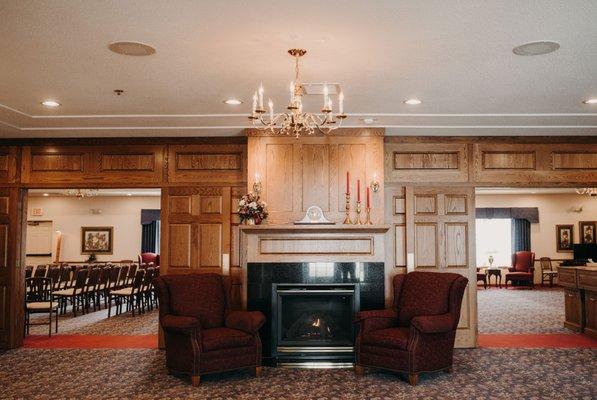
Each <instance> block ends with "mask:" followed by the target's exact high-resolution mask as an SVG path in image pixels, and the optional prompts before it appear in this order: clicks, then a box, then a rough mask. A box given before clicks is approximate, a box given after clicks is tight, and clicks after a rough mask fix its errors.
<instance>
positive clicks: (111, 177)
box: [21, 145, 165, 187]
mask: <svg viewBox="0 0 597 400" xmlns="http://www.w3.org/2000/svg"><path fill="white" fill-rule="evenodd" d="M164 151H165V150H164V147H163V146H152V145H137V146H134V147H130V148H126V147H123V146H24V147H23V149H22V160H21V181H22V182H23V183H32V184H42V185H43V184H71V185H75V186H78V187H81V186H93V185H94V184H95V185H98V184H100V185H101V184H105V185H110V186H114V187H122V186H127V185H129V186H130V185H134V184H144V185H160V184H161V183H162V180H163V166H164Z"/></svg>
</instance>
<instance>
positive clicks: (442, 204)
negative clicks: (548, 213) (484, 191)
mask: <svg viewBox="0 0 597 400" xmlns="http://www.w3.org/2000/svg"><path fill="white" fill-rule="evenodd" d="M406 197H407V201H406V204H407V208H406V229H407V235H408V234H411V235H412V236H407V249H408V250H407V252H410V251H414V253H415V269H423V270H425V269H433V270H435V271H438V272H455V273H459V274H461V275H463V276H465V277H467V278H468V280H469V285H468V286H467V290H466V292H465V298H464V299H463V302H462V311H461V319H460V321H459V328H458V331H457V335H456V346H457V347H474V346H476V341H477V331H476V329H477V328H476V327H477V314H476V313H477V303H476V296H477V294H476V265H475V247H474V242H475V236H474V235H475V229H474V228H475V212H474V210H475V200H474V188H473V187H459V186H433V185H427V186H415V187H409V186H407V187H406ZM421 198H422V199H424V200H425V201H426V202H424V203H423V204H424V205H425V207H422V206H421V204H419V205H417V200H418V199H421ZM429 198H432V199H435V201H433V202H432V203H430V202H428V201H427V199H429ZM428 204H434V205H435V208H434V212H425V211H428V210H429V207H427V205H428ZM421 207H422V211H423V212H418V211H421ZM411 232H412V233H411ZM409 237H412V239H413V241H414V245H413V244H411V243H409V242H408V238H409ZM411 249H412V250H411ZM394 250H396V247H395V248H394Z"/></svg>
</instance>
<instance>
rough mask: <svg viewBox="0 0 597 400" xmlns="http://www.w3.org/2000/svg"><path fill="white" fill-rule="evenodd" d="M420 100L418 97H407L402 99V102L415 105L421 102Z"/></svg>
mask: <svg viewBox="0 0 597 400" xmlns="http://www.w3.org/2000/svg"><path fill="white" fill-rule="evenodd" d="M421 103H422V101H421V100H419V99H408V100H404V104H408V105H409V106H416V105H419V104H421Z"/></svg>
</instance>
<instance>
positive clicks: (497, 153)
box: [472, 143, 597, 186]
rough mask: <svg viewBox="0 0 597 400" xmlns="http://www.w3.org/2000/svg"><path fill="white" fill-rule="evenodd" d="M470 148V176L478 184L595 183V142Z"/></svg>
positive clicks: (485, 144) (486, 145)
mask: <svg viewBox="0 0 597 400" xmlns="http://www.w3.org/2000/svg"><path fill="white" fill-rule="evenodd" d="M472 147H473V158H474V168H473V179H474V182H475V183H479V184H494V185H495V184H497V185H507V184H514V185H526V184H537V185H540V186H547V185H550V184H552V185H553V184H555V185H561V184H578V183H588V184H595V183H597V174H596V173H595V170H597V145H596V144H566V143H539V144H493V143H476V144H473V145H472Z"/></svg>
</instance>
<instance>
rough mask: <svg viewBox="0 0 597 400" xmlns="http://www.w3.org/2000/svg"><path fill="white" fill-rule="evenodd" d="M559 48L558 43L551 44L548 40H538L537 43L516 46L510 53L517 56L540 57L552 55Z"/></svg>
mask: <svg viewBox="0 0 597 400" xmlns="http://www.w3.org/2000/svg"><path fill="white" fill-rule="evenodd" d="M559 48H560V44H559V43H558V42H552V41H549V40H540V41H537V42H528V43H524V44H521V45H520V46H516V47H515V48H513V49H512V52H513V53H514V54H516V55H517V56H541V55H543V54H549V53H553V52H554V51H556V50H557V49H559Z"/></svg>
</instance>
